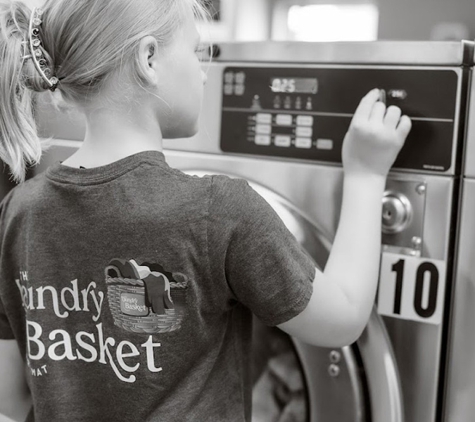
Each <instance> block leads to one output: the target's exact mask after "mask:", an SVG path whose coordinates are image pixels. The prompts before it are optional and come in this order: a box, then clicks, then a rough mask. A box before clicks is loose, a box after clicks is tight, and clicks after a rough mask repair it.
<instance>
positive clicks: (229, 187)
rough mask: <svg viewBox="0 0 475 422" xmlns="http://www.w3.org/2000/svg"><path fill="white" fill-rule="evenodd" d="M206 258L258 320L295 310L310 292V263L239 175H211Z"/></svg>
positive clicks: (275, 319)
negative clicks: (215, 260)
mask: <svg viewBox="0 0 475 422" xmlns="http://www.w3.org/2000/svg"><path fill="white" fill-rule="evenodd" d="M209 241H210V242H212V244H210V254H212V255H211V257H210V259H211V260H213V259H218V260H219V259H221V260H222V262H221V263H219V262H214V268H215V273H216V272H219V271H220V269H221V271H222V273H223V276H224V277H225V279H226V282H227V285H228V287H229V289H230V290H231V292H232V295H233V297H234V298H235V299H236V300H237V301H239V302H241V303H242V304H243V305H244V306H246V307H248V308H249V309H250V310H251V311H252V312H253V313H254V314H255V315H256V316H257V317H258V318H259V319H260V320H261V321H262V322H263V323H264V324H266V325H270V326H275V325H279V324H282V323H284V322H286V321H288V320H290V319H292V318H293V317H295V316H297V315H298V314H299V313H301V312H302V311H303V310H304V309H305V307H306V306H307V304H308V302H309V300H310V297H311V294H312V281H313V279H314V277H315V263H314V261H313V260H312V258H311V257H310V256H309V255H308V254H307V253H306V251H305V250H304V249H303V248H302V246H301V245H300V244H299V243H298V242H297V240H296V239H295V237H294V236H293V235H292V233H291V232H290V231H289V230H288V229H287V227H286V226H285V225H284V223H283V222H282V220H281V219H280V217H279V216H278V215H277V213H276V212H275V211H274V209H273V208H272V207H271V205H269V203H268V202H267V201H266V200H265V199H264V198H262V197H261V196H260V195H259V194H258V193H257V192H256V191H254V189H252V188H251V187H250V186H249V184H248V183H247V182H246V181H245V180H241V179H230V178H227V177H225V176H213V181H212V194H211V200H210V228H209Z"/></svg>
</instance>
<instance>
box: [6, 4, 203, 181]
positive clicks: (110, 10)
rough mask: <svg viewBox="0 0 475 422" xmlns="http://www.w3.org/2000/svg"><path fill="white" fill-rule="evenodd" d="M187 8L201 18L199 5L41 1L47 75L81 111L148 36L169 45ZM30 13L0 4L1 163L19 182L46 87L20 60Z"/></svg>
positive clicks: (29, 160)
mask: <svg viewBox="0 0 475 422" xmlns="http://www.w3.org/2000/svg"><path fill="white" fill-rule="evenodd" d="M190 7H191V8H192V9H193V11H194V13H195V16H196V17H197V18H201V19H204V20H206V18H207V15H206V10H205V8H204V7H203V4H202V0H133V1H131V0H74V1H73V0H46V2H45V4H44V5H43V7H42V9H43V11H44V16H43V18H42V19H41V21H42V22H43V24H42V27H41V28H38V37H39V38H40V39H41V40H40V41H41V42H40V45H41V46H40V47H38V48H37V49H41V56H42V57H44V59H45V62H47V63H48V66H49V70H50V75H49V76H48V78H49V77H51V78H52V79H55V80H56V84H57V83H58V82H59V85H58V89H59V90H60V91H61V96H62V98H63V99H64V100H66V101H67V102H71V103H73V104H74V105H76V106H79V108H81V107H82V106H86V105H87V104H88V103H89V102H90V101H91V100H93V99H94V97H95V96H96V95H99V94H100V91H101V87H102V86H103V84H104V83H105V81H107V79H108V77H109V76H110V75H112V74H113V73H115V72H116V70H117V69H122V68H124V67H125V65H127V64H129V63H132V64H134V67H135V68H136V70H137V66H136V63H134V58H135V57H136V54H135V53H136V50H137V46H138V45H139V43H140V40H141V39H142V38H144V37H145V36H148V35H153V36H155V38H156V40H157V42H158V44H159V46H166V45H167V44H168V43H169V42H171V40H172V39H173V37H174V35H175V33H176V31H177V29H178V28H179V27H180V26H181V24H182V22H183V19H184V10H185V9H189V8H190ZM31 14H32V11H31V10H30V9H29V8H28V7H27V6H26V5H25V4H24V3H23V2H21V1H9V0H7V1H5V0H0V159H2V160H3V161H4V162H5V163H7V164H8V166H9V167H10V172H11V174H12V177H13V179H14V180H15V181H16V182H21V181H23V180H24V179H25V171H26V168H27V166H28V165H34V164H36V163H38V161H39V160H40V157H41V153H42V149H45V146H46V142H45V141H42V140H40V139H39V137H38V133H37V128H36V123H35V118H34V103H35V98H36V95H37V94H38V93H40V92H43V91H47V90H48V89H49V88H50V87H51V86H50V87H48V86H47V85H45V80H44V79H42V77H41V74H40V72H38V70H37V69H36V68H35V63H34V62H33V60H31V59H28V58H26V57H25V56H28V55H30V54H31V53H30V51H29V48H28V46H27V45H25V44H24V42H25V41H28V39H29V24H30V18H31ZM32 22H34V20H32ZM43 77H44V75H43ZM53 77H54V78H53ZM52 79H50V81H51V80H52ZM55 87H56V85H55Z"/></svg>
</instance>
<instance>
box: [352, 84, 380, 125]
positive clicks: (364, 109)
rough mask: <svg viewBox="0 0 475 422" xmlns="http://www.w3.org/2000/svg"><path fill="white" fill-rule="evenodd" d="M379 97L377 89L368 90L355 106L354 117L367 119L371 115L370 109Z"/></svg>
mask: <svg viewBox="0 0 475 422" xmlns="http://www.w3.org/2000/svg"><path fill="white" fill-rule="evenodd" d="M379 98H380V91H379V89H373V90H372V91H370V92H368V93H367V94H366V95H365V96H364V97H363V99H362V100H361V101H360V103H359V105H358V107H357V108H356V111H355V115H354V118H356V119H362V120H368V119H369V117H370V115H371V110H373V106H374V105H375V103H376V102H377V101H378V100H379Z"/></svg>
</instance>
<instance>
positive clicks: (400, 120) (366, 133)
mask: <svg viewBox="0 0 475 422" xmlns="http://www.w3.org/2000/svg"><path fill="white" fill-rule="evenodd" d="M380 97H381V92H380V90H379V89H374V90H372V91H370V92H369V93H368V94H366V96H365V97H363V99H362V100H361V102H360V104H359V106H358V108H357V109H356V112H355V114H354V116H353V119H352V121H351V124H350V127H349V129H348V132H347V134H346V136H345V139H344V141H343V150H342V160H343V168H344V171H345V174H347V175H350V174H351V175H376V176H382V177H384V178H385V177H386V176H387V174H388V172H389V169H390V168H391V166H392V165H393V164H394V161H395V160H396V157H397V155H398V153H399V151H400V150H401V148H402V146H403V145H404V141H405V140H406V138H407V135H408V134H409V132H410V130H411V127H412V123H411V120H410V119H409V117H407V116H402V117H401V110H400V108H399V107H396V106H390V107H388V108H386V105H385V104H384V103H383V102H382V101H379V100H380Z"/></svg>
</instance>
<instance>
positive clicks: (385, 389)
mask: <svg viewBox="0 0 475 422" xmlns="http://www.w3.org/2000/svg"><path fill="white" fill-rule="evenodd" d="M184 172H185V173H187V174H192V175H196V176H204V175H210V174H213V172H210V171H202V170H185V171H184ZM214 174H217V173H214ZM219 174H223V173H219ZM228 176H229V177H234V176H233V175H230V174H228ZM249 184H250V185H251V186H252V187H253V189H254V190H256V191H257V192H258V193H259V194H260V195H261V196H262V197H263V198H264V199H265V200H266V201H267V202H268V203H269V204H270V205H271V206H272V208H273V209H274V210H275V211H276V213H277V214H278V215H279V217H280V218H281V219H282V221H283V222H284V224H285V225H286V226H287V228H288V229H289V230H290V232H291V233H292V234H293V235H294V236H295V238H296V239H297V240H298V241H299V242H300V244H301V245H302V247H304V248H305V250H306V251H307V252H308V253H309V254H310V256H312V258H313V259H314V260H315V262H316V264H317V266H318V267H319V268H323V267H324V266H325V263H326V261H327V258H328V255H329V251H330V248H331V243H330V242H329V241H328V239H326V238H325V237H324V236H323V235H322V233H321V231H320V230H319V229H318V227H317V226H316V225H315V224H314V223H312V222H310V221H309V220H308V219H307V218H306V217H305V213H304V212H302V211H300V210H299V209H297V208H296V207H295V206H293V204H291V203H290V202H289V201H287V200H286V199H284V198H283V197H281V196H280V195H277V194H276V193H274V192H272V191H271V190H269V189H267V188H265V187H263V186H261V185H259V184H256V183H253V182H252V181H250V180H249ZM253 334H254V335H253V337H254V346H253V348H254V358H253V372H254V382H255V383H254V392H253V422H268V421H269V422H270V421H290V420H291V421H293V422H335V421H338V422H369V421H371V422H403V420H404V416H403V415H404V413H403V404H402V394H401V387H400V382H399V375H398V370H397V366H396V361H395V358H394V355H393V351H392V347H391V344H390V340H389V336H388V334H387V332H386V329H385V326H384V323H383V321H382V319H381V318H380V316H379V315H378V314H377V313H376V312H375V311H373V312H372V314H371V317H370V320H369V323H368V325H367V327H366V329H365V331H364V332H363V334H362V335H361V337H360V338H359V339H358V341H357V342H356V343H354V344H353V345H351V346H347V347H343V348H335V349H329V348H324V347H316V346H311V345H309V344H306V343H303V342H301V341H299V340H296V339H294V338H291V337H289V336H288V335H286V334H285V333H283V332H282V331H280V330H279V329H277V328H269V327H265V326H263V325H262V324H261V323H260V322H259V321H258V320H257V319H255V320H254V333H253Z"/></svg>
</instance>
